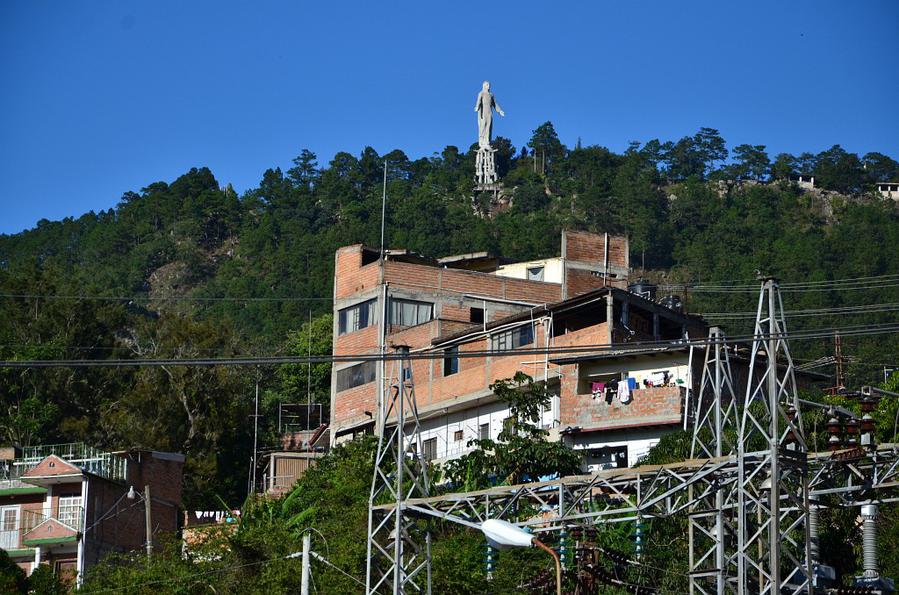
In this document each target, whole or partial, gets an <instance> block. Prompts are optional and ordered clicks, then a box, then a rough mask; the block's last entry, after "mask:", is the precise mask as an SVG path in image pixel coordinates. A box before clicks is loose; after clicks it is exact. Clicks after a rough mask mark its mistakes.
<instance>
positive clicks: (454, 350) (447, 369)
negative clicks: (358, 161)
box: [443, 345, 459, 376]
mask: <svg viewBox="0 0 899 595" xmlns="http://www.w3.org/2000/svg"><path fill="white" fill-rule="evenodd" d="M458 371H459V346H458V345H453V346H452V347H450V348H448V349H444V350H443V375H444V376H452V375H453V374H455V373H456V372H458Z"/></svg>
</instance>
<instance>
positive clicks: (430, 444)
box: [421, 436, 437, 462]
mask: <svg viewBox="0 0 899 595" xmlns="http://www.w3.org/2000/svg"><path fill="white" fill-rule="evenodd" d="M421 456H422V457H423V458H424V460H425V461H427V462H431V461H433V460H435V459H436V458H437V437H436V436H435V437H433V438H428V439H427V440H422V441H421Z"/></svg>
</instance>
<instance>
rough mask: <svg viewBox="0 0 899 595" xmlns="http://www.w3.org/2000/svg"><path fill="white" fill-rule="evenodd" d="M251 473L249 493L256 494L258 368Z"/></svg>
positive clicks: (257, 371) (254, 400)
mask: <svg viewBox="0 0 899 595" xmlns="http://www.w3.org/2000/svg"><path fill="white" fill-rule="evenodd" d="M253 402H254V412H253V471H252V473H251V474H250V475H251V477H252V478H253V479H252V483H251V484H250V493H251V494H255V493H256V453H257V452H258V449H257V445H258V436H259V368H256V396H255V398H254V399H253Z"/></svg>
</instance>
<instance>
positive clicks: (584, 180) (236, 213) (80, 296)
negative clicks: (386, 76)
mask: <svg viewBox="0 0 899 595" xmlns="http://www.w3.org/2000/svg"><path fill="white" fill-rule="evenodd" d="M495 144H496V146H497V148H498V151H497V159H498V167H499V170H500V174H501V176H502V177H503V181H504V184H505V188H506V190H504V192H503V193H502V195H501V196H500V199H501V200H499V201H496V202H494V201H493V197H492V195H476V194H475V193H473V190H472V179H473V173H474V152H473V151H472V150H471V148H469V150H467V151H461V150H459V149H458V148H456V147H451V146H450V147H446V148H445V149H444V150H443V151H441V152H440V154H439V155H438V154H435V155H434V156H433V157H430V158H423V159H418V160H410V159H408V158H407V157H406V155H404V154H403V153H402V151H399V150H396V151H392V152H390V153H388V154H386V155H378V154H377V153H376V152H375V151H374V150H373V149H371V148H370V147H367V148H365V149H364V150H363V151H362V152H361V154H359V155H358V156H356V155H352V154H350V153H338V154H337V155H336V156H335V157H334V159H333V160H331V162H330V163H328V164H327V165H326V166H322V165H320V164H318V163H317V161H316V156H315V155H314V154H312V153H311V152H309V151H306V150H304V151H302V152H301V154H300V155H299V156H298V157H297V158H296V159H294V160H293V164H294V166H293V167H291V168H290V169H288V170H287V171H281V170H280V169H278V168H275V169H269V170H267V171H266V172H264V174H263V175H262V179H261V181H260V182H259V185H258V187H257V188H253V189H251V190H248V191H247V192H245V193H244V194H243V195H242V196H238V195H237V194H236V193H235V192H234V191H233V190H232V189H231V188H230V187H228V186H226V187H221V185H220V184H219V183H218V182H217V180H216V178H215V177H214V176H213V173H212V172H210V171H209V170H208V169H206V168H202V167H201V168H196V169H191V170H190V171H189V172H187V173H185V174H184V175H183V176H181V177H179V178H178V179H177V180H174V181H172V182H170V183H166V182H154V183H151V184H149V185H147V186H146V187H145V188H143V189H141V190H140V191H139V192H126V193H125V194H124V195H123V196H122V198H121V200H120V201H119V203H118V205H117V206H116V207H115V208H114V209H110V210H108V211H103V212H100V213H93V212H91V213H87V214H85V215H83V216H81V217H78V218H68V219H65V220H63V221H56V222H51V221H46V220H43V221H41V222H39V223H38V225H37V227H36V228H34V229H32V230H28V231H25V232H22V233H19V234H15V235H8V236H0V293H2V297H0V319H2V320H3V323H2V324H0V356H2V357H0V359H3V360H11V359H20V360H21V359H78V360H81V359H89V360H102V359H128V358H136V357H173V358H181V357H228V356H234V355H254V354H258V355H273V354H279V353H296V354H300V355H305V353H306V345H307V341H308V340H309V334H310V333H311V335H312V342H313V347H314V351H315V352H316V353H323V354H327V353H329V351H330V329H331V326H330V325H331V323H330V317H329V315H330V310H331V294H332V288H331V285H332V274H333V262H334V250H335V249H336V248H337V247H338V246H341V245H346V244H353V243H366V244H370V245H378V243H379V241H380V240H379V238H380V223H381V222H380V212H381V182H382V175H383V172H382V167H383V163H384V160H386V161H387V162H388V174H387V178H388V184H387V191H388V196H389V200H388V206H387V221H386V226H387V240H388V242H387V243H388V244H389V245H390V246H391V247H404V248H409V249H413V250H416V251H419V252H421V253H424V254H427V255H431V256H443V255H448V254H452V253H463V252H472V251H480V250H487V251H490V252H493V253H497V254H502V255H504V256H508V257H510V258H514V259H528V258H535V257H541V256H549V255H556V254H557V253H558V249H559V247H558V246H559V233H560V230H561V229H563V228H571V229H586V230H591V231H609V232H614V233H626V234H628V235H629V236H630V238H631V250H632V254H631V262H632V264H633V265H634V266H635V269H637V273H639V272H640V269H644V270H645V273H646V274H647V276H649V277H651V278H654V279H658V280H661V281H663V282H664V283H667V284H670V285H672V286H679V285H683V284H685V283H690V282H701V284H706V285H708V284H717V283H721V282H724V281H727V282H732V281H733V280H738V281H740V282H743V283H751V282H753V280H754V279H755V276H756V271H757V270H761V271H763V272H765V273H767V274H773V275H778V276H780V277H781V278H782V279H784V280H785V281H806V280H812V281H822V280H828V279H844V278H857V277H867V276H877V275H887V274H899V225H897V222H899V211H897V208H896V206H895V205H894V204H893V202H892V201H887V200H884V199H882V198H880V197H879V196H878V195H877V194H876V193H874V192H873V184H874V182H877V181H881V180H887V179H896V178H899V165H897V163H896V162H895V161H894V160H892V159H891V158H889V157H887V156H884V155H881V154H878V153H869V154H867V155H864V156H862V157H859V156H857V155H854V154H851V153H847V152H846V151H844V150H843V149H841V148H840V147H839V146H834V147H833V148H831V149H829V150H827V151H824V152H822V153H820V154H817V155H811V154H803V155H799V156H790V155H785V154H781V155H777V156H775V157H774V158H773V159H771V158H769V156H768V155H767V154H766V153H765V149H764V147H763V146H754V145H753V146H750V145H740V146H738V147H735V148H734V149H733V150H732V151H728V149H727V147H726V143H725V141H724V140H723V139H722V138H721V137H720V135H718V133H717V132H716V131H715V130H712V129H706V128H704V129H702V130H700V131H699V132H698V133H697V134H696V135H694V136H691V137H685V138H683V139H680V140H678V141H675V142H660V141H658V140H651V141H649V142H646V143H634V144H632V146H631V147H630V148H629V149H628V150H627V151H625V152H624V153H623V154H616V153H614V152H611V151H609V150H607V149H605V148H603V147H598V146H590V147H580V146H578V147H576V148H573V149H569V148H566V147H565V146H563V145H562V144H561V143H560V142H559V140H558V138H557V136H556V134H555V132H554V130H553V128H552V124H550V123H548V122H547V123H545V124H543V125H541V126H539V127H538V128H537V129H536V130H535V131H534V134H533V137H532V138H531V140H530V141H529V143H528V145H527V146H526V147H522V148H521V149H520V150H518V149H516V148H515V147H513V146H512V144H511V142H510V141H508V140H507V139H503V138H499V139H497V140H496V143H495ZM731 156H732V158H731ZM792 172H806V173H813V174H814V175H815V176H816V183H817V185H818V186H820V188H821V190H822V191H816V192H803V191H801V190H800V189H799V188H798V187H797V186H796V185H795V184H792V183H790V182H789V181H788V177H789V174H790V173H792ZM894 285H895V284H894ZM669 291H675V290H674V289H669ZM680 293H684V292H683V291H682V290H681V291H680ZM686 293H687V295H686V302H687V307H688V309H689V310H690V311H692V312H723V311H751V310H754V301H755V296H754V295H753V294H752V293H749V292H744V293H733V292H731V293H716V292H710V291H709V292H703V291H701V289H698V288H697V289H689V290H688V291H687V292H686ZM896 294H897V289H896V287H894V286H893V285H889V284H886V285H884V284H880V286H879V287H875V288H868V287H863V288H861V289H857V290H852V291H844V290H831V291H810V292H803V293H792V294H788V295H787V296H786V298H785V299H786V300H787V303H786V304H785V306H786V308H787V309H788V310H797V309H810V308H829V307H834V306H844V305H854V304H872V303H893V302H899V299H897V295H896ZM310 314H311V316H312V317H313V323H312V324H311V326H310V325H309V324H308V323H307V322H306V321H307V320H308V318H309V316H310ZM893 319H894V315H893V314H891V313H890V312H879V313H865V314H864V315H863V316H862V315H855V316H853V317H851V318H850V317H838V316H834V315H823V316H814V317H806V318H799V319H797V320H796V322H795V323H793V324H792V326H791V328H824V329H826V328H832V327H835V326H842V325H848V324H870V323H875V322H882V321H888V320H893ZM750 325H751V320H743V321H739V322H737V323H735V324H731V325H729V326H728V327H727V330H728V331H729V332H731V333H732V334H739V333H740V332H745V330H747V328H748V327H749V326H750ZM794 350H795V352H796V354H797V357H801V358H806V359H814V358H817V357H820V356H823V355H828V354H830V353H831V352H832V346H831V342H830V341H827V340H817V341H814V342H804V343H802V344H796V345H795V346H794ZM843 350H844V353H846V354H847V355H851V356H856V357H857V358H858V359H856V360H854V363H853V364H851V365H850V366H849V369H848V371H849V377H850V380H852V381H853V382H855V381H860V380H868V379H877V378H878V377H881V375H882V370H881V369H880V367H879V366H880V365H881V364H884V363H886V364H889V363H899V342H897V341H896V340H895V339H894V338H893V337H892V336H873V337H862V338H854V339H846V340H844V342H843ZM313 372H314V373H313V380H314V381H313V383H312V396H313V398H314V400H315V401H317V402H322V403H326V402H327V400H328V398H329V396H328V391H329V388H328V387H329V373H328V366H327V364H321V365H317V366H315V367H314V370H313ZM0 375H2V377H0V403H2V407H3V413H4V414H3V415H2V416H0V419H2V421H0V426H2V427H0V433H2V435H0V441H3V442H10V441H11V442H16V443H19V444H23V445H27V444H35V443H41V442H43V443H52V442H60V441H77V440H83V441H86V442H90V443H92V444H96V445H99V446H103V447H132V446H134V447H148V448H155V449H162V450H173V451H181V452H184V453H186V454H187V469H186V477H185V479H186V494H185V496H186V504H187V506H188V507H194V506H197V507H208V506H215V505H216V503H217V502H218V500H217V499H216V497H217V496H220V497H222V498H224V499H225V500H226V501H228V502H229V503H231V504H236V503H239V502H240V501H242V499H243V497H244V496H245V494H246V489H247V486H246V478H247V475H248V461H249V458H250V448H251V447H250V445H251V437H252V436H251V421H252V418H251V417H250V415H251V413H252V395H253V392H254V384H255V383H256V382H257V381H258V382H259V385H260V389H261V391H262V393H263V397H264V398H263V413H264V414H265V415H266V417H264V418H263V419H262V426H263V427H262V429H263V433H264V435H265V436H266V437H267V439H271V438H272V437H273V435H272V426H273V424H275V423H276V417H277V416H276V414H275V411H276V404H277V403H278V401H288V402H293V401H300V402H305V400H306V381H305V380H306V368H305V366H282V367H279V368H267V367H261V368H258V369H256V368H252V367H246V368H240V367H224V366H220V367H177V366H175V367H168V366H167V367H158V368H155V367H154V368H138V367H116V368H111V367H96V368H93V367H91V368H25V369H22V368H2V369H0Z"/></svg>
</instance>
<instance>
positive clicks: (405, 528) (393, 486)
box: [365, 347, 431, 595]
mask: <svg viewBox="0 0 899 595" xmlns="http://www.w3.org/2000/svg"><path fill="white" fill-rule="evenodd" d="M396 350H397V353H398V355H399V357H398V359H396V360H394V365H393V373H392V374H391V376H390V383H389V385H388V386H387V387H386V390H384V391H382V393H381V394H382V395H383V397H382V398H381V399H380V403H379V407H378V420H377V423H376V426H375V427H376V428H379V429H380V431H379V436H378V450H377V454H376V455H375V470H374V478H373V480H372V488H371V496H370V498H369V506H368V563H367V566H366V581H365V591H366V593H368V594H371V593H383V592H387V591H389V592H392V593H394V594H395V595H398V594H401V593H427V594H430V593H431V536H430V533H429V532H428V530H427V527H426V526H424V527H423V526H422V525H423V524H425V523H426V521H423V520H421V519H416V518H414V517H412V516H411V515H409V514H408V513H407V512H406V501H407V500H409V499H410V498H419V497H426V496H428V495H429V486H430V484H429V480H428V471H427V469H428V468H427V462H426V461H425V460H424V453H423V450H422V443H421V425H420V423H419V418H418V406H417V404H416V402H415V388H414V385H413V381H412V365H411V362H410V360H409V348H408V347H397V348H396Z"/></svg>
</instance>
